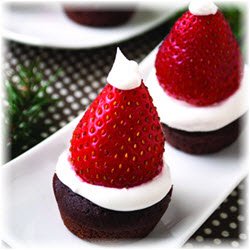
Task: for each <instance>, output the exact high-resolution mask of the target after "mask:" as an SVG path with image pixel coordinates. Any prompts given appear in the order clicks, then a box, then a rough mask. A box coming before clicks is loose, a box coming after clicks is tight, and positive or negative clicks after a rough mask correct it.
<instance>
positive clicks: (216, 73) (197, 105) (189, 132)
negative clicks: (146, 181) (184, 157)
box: [146, 0, 247, 154]
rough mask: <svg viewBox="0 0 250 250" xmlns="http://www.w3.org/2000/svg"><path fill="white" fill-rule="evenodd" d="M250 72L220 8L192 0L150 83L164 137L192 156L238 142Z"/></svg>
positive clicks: (167, 40) (162, 51) (160, 54)
mask: <svg viewBox="0 0 250 250" xmlns="http://www.w3.org/2000/svg"><path fill="white" fill-rule="evenodd" d="M246 73H247V67H244V65H243V59H242V55H241V52H240V48H239V46H238V44H237V41H236V39H235V37H234V35H233V33H232V31H231V29H230V26H229V24H228V23H227V21H226V20H225V18H224V16H223V14H222V13H221V12H220V11H219V10H218V8H217V6H216V5H215V4H214V3H213V2H212V1H209V0H204V1H197V0H193V1H191V3H190V5H189V10H188V11H187V12H186V13H184V14H183V15H182V17H180V18H179V19H178V20H177V21H176V23H175V24H174V26H173V28H172V29H171V31H170V33H169V34H168V36H167V37H166V38H165V40H164V41H163V42H162V44H161V45H160V47H159V50H158V52H157V55H156V60H155V68H154V69H153V70H152V72H151V73H150V76H149V77H148V79H147V81H146V85H147V86H148V88H149V91H150V94H151V96H152V98H153V100H154V104H155V105H156V107H157V110H158V113H159V116H160V118H161V122H162V123H163V129H164V133H165V138H166V140H167V142H168V143H170V144H171V145H172V146H174V147H176V148H178V149H180V150H183V151H185V152H188V153H192V154H205V153H213V152H217V151H219V150H221V149H223V148H225V147H226V146H228V145H230V144H231V143H233V142H234V141H235V140H236V138H237V137H238V135H239V131H240V123H241V120H242V117H243V115H244V114H245V113H246V111H247V102H246V98H245V93H246V87H247V86H246Z"/></svg>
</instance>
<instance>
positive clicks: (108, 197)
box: [56, 151, 172, 211]
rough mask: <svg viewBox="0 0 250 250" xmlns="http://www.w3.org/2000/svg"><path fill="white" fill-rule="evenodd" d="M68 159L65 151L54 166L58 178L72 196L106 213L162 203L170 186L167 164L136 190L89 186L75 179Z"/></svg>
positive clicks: (77, 177)
mask: <svg viewBox="0 0 250 250" xmlns="http://www.w3.org/2000/svg"><path fill="white" fill-rule="evenodd" d="M68 156H69V154H68V151H65V152H63V153H62V154H61V155H60V157H59V159H58V162H57V165H56V174H57V176H58V178H59V179H60V180H61V182H62V183H64V184H65V185H66V186H68V187H69V188H70V189H71V190H72V191H73V192H74V193H77V194H79V195H81V196H82V197H84V198H86V199H88V200H90V201H91V202H93V203H95V204H97V205H98V206H101V207H104V208H107V209H111V210H116V211H134V210H138V209H143V208H146V207H150V206H152V205H154V204H156V203H157V202H159V201H160V200H162V199H163V198H164V197H165V196H166V194H167V193H168V192H169V190H170V188H171V186H172V182H171V178H170V172H169V168H168V166H167V165H166V164H164V166H163V168H162V171H161V173H160V174H159V175H158V176H156V177H155V178H154V179H153V180H151V181H148V182H146V183H144V184H141V185H138V186H135V187H131V188H111V187H104V186H99V185H93V184H89V183H87V182H84V181H83V180H82V179H81V178H80V177H79V176H77V175H76V173H75V171H74V169H73V167H72V165H71V164H70V162H69V160H68Z"/></svg>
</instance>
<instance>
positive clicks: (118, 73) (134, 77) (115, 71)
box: [107, 48, 141, 90]
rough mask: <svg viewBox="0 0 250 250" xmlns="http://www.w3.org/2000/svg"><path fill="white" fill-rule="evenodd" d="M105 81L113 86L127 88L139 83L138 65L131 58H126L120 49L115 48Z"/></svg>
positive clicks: (132, 87) (137, 85) (136, 85)
mask: <svg viewBox="0 0 250 250" xmlns="http://www.w3.org/2000/svg"><path fill="white" fill-rule="evenodd" d="M107 82H108V83H109V84H111V85H112V86H114V87H115V88H118V89H121V90H129V89H134V88H137V87H139V86H140V85H141V75H140V72H139V65H138V63H137V62H135V61H133V60H128V59H127V58H126V57H125V56H124V55H123V53H122V52H121V50H120V49H119V48H117V52H116V57H115V61H114V64H113V66H112V69H111V71H110V72H109V75H108V77H107Z"/></svg>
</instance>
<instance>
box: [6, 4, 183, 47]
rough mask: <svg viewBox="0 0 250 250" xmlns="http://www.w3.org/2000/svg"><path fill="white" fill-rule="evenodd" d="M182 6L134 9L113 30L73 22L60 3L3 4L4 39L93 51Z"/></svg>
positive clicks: (151, 24) (143, 29)
mask: <svg viewBox="0 0 250 250" xmlns="http://www.w3.org/2000/svg"><path fill="white" fill-rule="evenodd" d="M180 6H183V3H182V4H175V5H170V6H168V7H164V8H162V9H159V8H153V9H152V8H151V9H149V8H145V7H143V6H140V5H139V6H137V11H136V13H135V15H134V16H133V17H132V18H131V20H129V21H128V22H127V23H126V24H124V25H121V26H118V27H113V28H93V27H87V26H82V25H78V24H76V23H74V22H72V21H71V20H70V19H69V18H68V17H67V16H66V15H65V14H64V13H63V11H62V6H61V5H60V3H52V2H51V3H49V4H42V3H39V4H28V3H22V4H19V5H14V4H12V5H6V6H5V9H4V11H3V20H4V22H3V35H4V37H5V38H8V39H11V40H14V41H18V42H22V43H27V44H32V45H37V46H47V47H56V48H71V49H77V48H94V47H99V46H104V45H108V44H112V43H116V42H120V41H123V40H126V39H129V38H132V37H134V36H136V35H139V34H141V33H143V32H146V31H147V30H149V29H151V28H153V27H155V26H157V25H158V24H160V23H162V22H163V21H165V20H166V19H167V18H169V17H170V16H171V15H172V14H173V13H175V11H176V10H177V9H178V8H179V7H180Z"/></svg>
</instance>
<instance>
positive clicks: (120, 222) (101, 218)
mask: <svg viewBox="0 0 250 250" xmlns="http://www.w3.org/2000/svg"><path fill="white" fill-rule="evenodd" d="M107 81H108V84H107V85H106V86H105V87H104V89H103V90H102V92H101V93H100V94H99V96H98V97H97V98H96V99H95V100H94V102H93V103H92V104H91V105H90V106H89V108H88V109H87V111H86V112H85V114H84V115H83V117H82V119H81V120H80V122H79V124H78V125H77V127H76V128H75V130H74V132H73V136H72V139H71V144H70V149H69V152H68V153H63V154H62V155H61V156H60V158H59V160H58V164H57V167H56V175H55V176H54V181H53V186H54V192H55V196H56V199H57V202H58V206H59V210H60V213H61V217H62V219H63V221H64V224H65V225H66V227H67V228H68V229H69V230H70V231H71V232H73V233H74V234H76V235H77V236H79V237H80V238H92V237H98V238H103V237H105V238H131V237H132V238H134V237H144V236H145V235H147V234H148V233H149V232H150V231H151V230H152V229H153V228H154V226H155V225H156V224H157V222H158V221H159V219H160V218H161V216H162V215H163V213H164V212H165V210H166V209H167V207H168V204H169V202H170V197H171V192H172V189H171V186H172V184H171V181H170V176H169V170H168V167H167V166H166V164H164V160H163V153H164V134H163V131H162V128H161V125H160V122H159V117H158V114H157V111H156V108H155V107H154V106H153V103H152V98H151V97H150V95H149V92H148V90H147V87H145V85H144V83H143V82H142V80H141V77H140V74H139V71H138V64H137V63H136V62H134V61H129V60H127V59H126V58H125V57H124V55H123V54H122V53H121V51H120V50H118V51H117V55H116V60H115V62H114V65H113V68H112V70H111V72H110V74H109V76H108V78H107ZM65 204H67V205H65Z"/></svg>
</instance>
